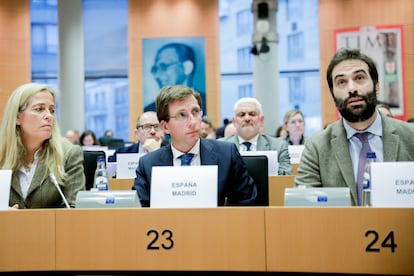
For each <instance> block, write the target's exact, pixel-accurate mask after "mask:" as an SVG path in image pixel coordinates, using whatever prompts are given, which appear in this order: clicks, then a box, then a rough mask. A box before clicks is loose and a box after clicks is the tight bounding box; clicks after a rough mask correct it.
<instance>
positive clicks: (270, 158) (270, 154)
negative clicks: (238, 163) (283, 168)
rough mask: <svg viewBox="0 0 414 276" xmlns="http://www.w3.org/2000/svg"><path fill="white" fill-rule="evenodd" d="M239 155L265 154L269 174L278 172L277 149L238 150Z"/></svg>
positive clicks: (273, 174) (274, 174) (272, 174)
mask: <svg viewBox="0 0 414 276" xmlns="http://www.w3.org/2000/svg"><path fill="white" fill-rule="evenodd" d="M240 155H242V156H243V155H245V156H246V155H266V156H267V162H268V170H269V173H268V175H269V176H276V175H278V174H279V162H278V158H277V150H257V151H240Z"/></svg>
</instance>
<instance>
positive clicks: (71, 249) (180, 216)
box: [56, 207, 266, 271]
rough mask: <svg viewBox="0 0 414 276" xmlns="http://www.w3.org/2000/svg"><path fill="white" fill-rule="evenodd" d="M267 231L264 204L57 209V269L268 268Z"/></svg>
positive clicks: (252, 269) (229, 269)
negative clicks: (169, 207) (204, 207)
mask: <svg viewBox="0 0 414 276" xmlns="http://www.w3.org/2000/svg"><path fill="white" fill-rule="evenodd" d="M264 230H265V229H264V209H263V208H260V207H257V208H256V207H253V208H244V207H233V208H232V207H226V208H213V209H149V208H142V209H122V210H121V209H105V210H103V209H88V210H86V209H82V210H81V209H78V210H57V211H56V238H57V239H56V270H84V271H88V270H103V271H110V270H118V271H123V270H124V271H126V270H131V271H132V270H154V271H163V270H187V271H192V270H193V271H196V270H210V271H216V270H221V271H265V269H266V263H265V261H266V257H265V252H266V251H265V232H264ZM150 248H151V249H150Z"/></svg>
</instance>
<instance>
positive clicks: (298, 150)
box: [288, 145, 305, 164]
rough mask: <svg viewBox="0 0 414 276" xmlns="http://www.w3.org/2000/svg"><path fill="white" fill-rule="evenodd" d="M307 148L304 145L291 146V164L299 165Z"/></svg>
mask: <svg viewBox="0 0 414 276" xmlns="http://www.w3.org/2000/svg"><path fill="white" fill-rule="evenodd" d="M304 148H305V146H304V145H289V146H288V151H289V157H290V163H291V164H299V162H300V157H301V156H302V152H303V149H304Z"/></svg>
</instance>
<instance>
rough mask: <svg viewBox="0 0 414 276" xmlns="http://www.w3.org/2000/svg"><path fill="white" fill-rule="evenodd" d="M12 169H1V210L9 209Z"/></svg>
mask: <svg viewBox="0 0 414 276" xmlns="http://www.w3.org/2000/svg"><path fill="white" fill-rule="evenodd" d="M11 176H12V170H0V210H8V209H9V197H10V186H11Z"/></svg>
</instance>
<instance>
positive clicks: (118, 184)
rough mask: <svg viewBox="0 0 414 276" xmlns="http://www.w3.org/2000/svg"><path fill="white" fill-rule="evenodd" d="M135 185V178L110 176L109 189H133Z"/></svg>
mask: <svg viewBox="0 0 414 276" xmlns="http://www.w3.org/2000/svg"><path fill="white" fill-rule="evenodd" d="M132 186H134V179H133V178H110V179H109V190H131V189H132Z"/></svg>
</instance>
